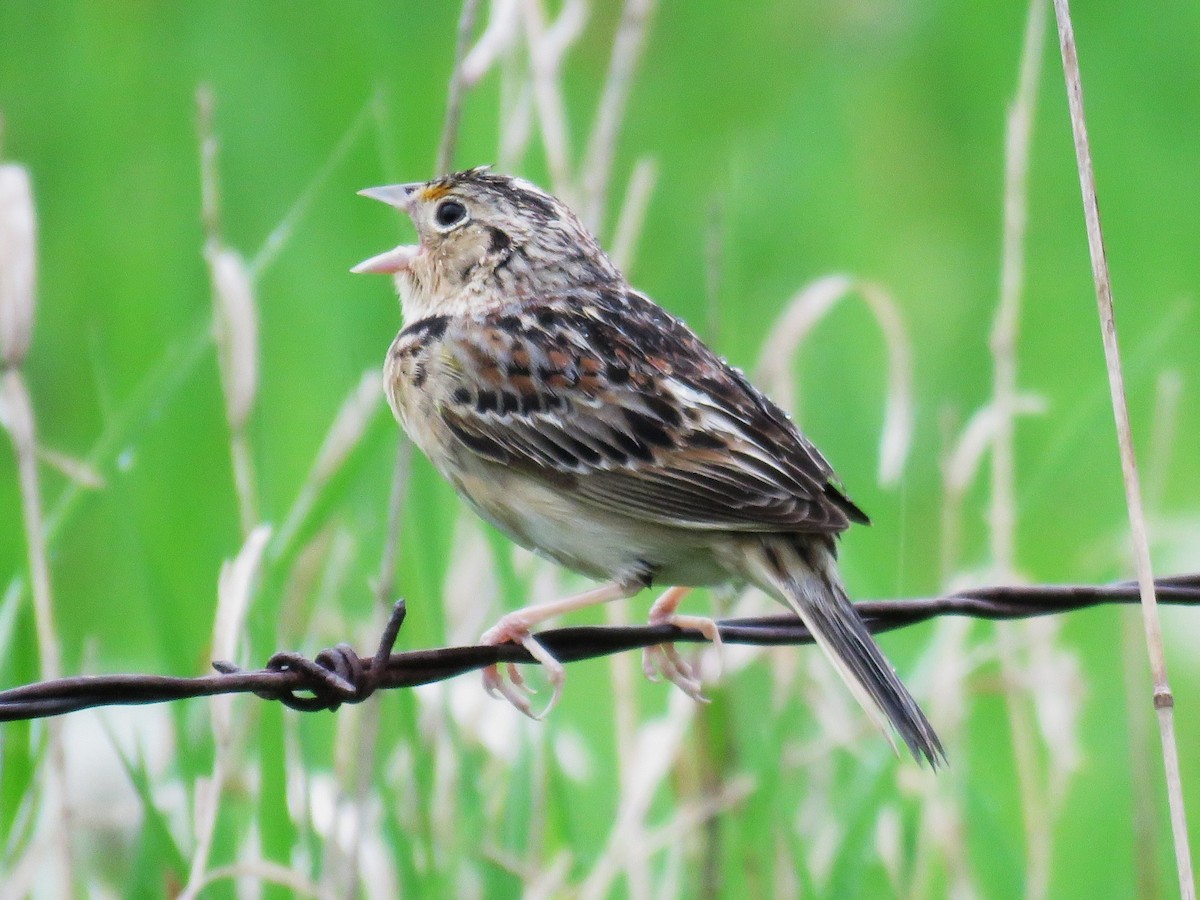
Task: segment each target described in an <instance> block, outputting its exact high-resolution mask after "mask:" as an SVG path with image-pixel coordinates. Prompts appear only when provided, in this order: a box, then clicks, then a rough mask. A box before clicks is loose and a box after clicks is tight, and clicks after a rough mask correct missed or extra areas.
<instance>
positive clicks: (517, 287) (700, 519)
mask: <svg viewBox="0 0 1200 900" xmlns="http://www.w3.org/2000/svg"><path fill="white" fill-rule="evenodd" d="M362 194H364V195H365V196H367V197H371V198H374V199H376V200H381V201H383V202H385V203H388V204H391V205H392V206H394V207H396V208H397V209H400V210H403V211H404V212H405V213H407V214H408V215H409V217H410V218H411V219H412V221H413V223H414V224H415V225H416V228H417V232H418V234H419V235H420V241H419V243H418V244H417V245H415V246H399V247H396V248H395V249H393V250H389V251H387V252H386V253H382V254H380V255H378V256H375V257H373V258H371V259H369V260H367V261H365V262H363V263H361V264H360V265H358V266H356V267H355V268H354V271H355V272H381V273H388V274H391V275H393V276H394V278H395V282H396V286H397V289H398V291H399V294H400V299H401V303H402V306H403V314H404V321H405V327H404V330H402V331H401V332H400V334H399V335H398V336H397V337H396V340H395V341H394V342H393V343H392V346H391V349H390V350H389V351H388V354H387V361H386V364H385V377H386V385H387V394H388V400H389V402H390V403H391V406H392V410H393V411H394V412H395V414H396V417H397V418H398V419H399V420H400V422H401V423H402V424H403V426H404V428H405V429H406V430H407V432H408V434H409V436H410V437H411V438H412V440H413V441H414V442H415V443H416V444H417V446H418V447H420V448H421V450H422V451H423V452H424V453H425V454H426V456H428V457H429V459H430V461H431V462H432V463H433V465H434V466H435V467H436V468H437V469H438V471H439V472H441V474H442V475H443V476H445V478H447V479H448V480H449V481H450V482H451V484H453V485H454V487H455V488H456V489H457V490H458V493H459V494H460V495H461V496H462V497H463V498H465V499H466V501H467V502H468V503H469V504H470V505H471V506H472V507H473V508H474V509H475V511H476V512H478V513H479V515H481V516H482V517H483V518H484V519H486V520H487V521H489V522H491V523H492V524H493V525H495V526H496V527H497V528H499V529H500V530H501V531H503V532H504V533H505V534H507V535H508V536H509V537H510V538H512V539H513V540H514V541H516V542H517V543H519V544H521V545H523V546H525V547H528V548H529V549H531V550H533V551H535V552H537V553H539V554H541V555H542V556H544V557H547V558H549V559H551V560H554V561H555V562H557V563H559V564H561V565H563V566H566V567H567V568H570V569H573V570H575V571H576V572H581V573H583V574H585V575H589V576H591V577H594V578H596V579H598V580H601V581H603V582H604V584H603V585H602V586H601V587H597V588H595V589H593V590H590V591H586V592H584V593H582V594H579V595H576V596H573V597H567V598H565V599H562V600H557V601H553V602H550V603H543V604H539V605H536V606H530V607H527V608H525V609H522V610H519V611H517V612H513V613H509V614H508V615H506V616H504V617H503V618H502V619H501V620H500V621H499V623H498V624H497V625H496V626H495V627H494V628H492V629H490V630H489V631H488V632H486V633H485V634H484V636H483V638H482V640H483V641H484V642H485V643H503V642H506V641H510V640H511V641H517V642H519V643H521V644H523V645H524V646H525V647H526V648H527V649H529V651H530V652H531V653H532V654H533V655H534V656H535V657H536V658H537V659H538V660H540V661H541V662H543V663H544V664H545V665H546V667H547V670H548V672H549V675H550V678H551V681H552V683H553V684H554V686H555V696H557V694H558V689H559V686H560V685H561V682H562V679H563V669H562V666H561V665H560V664H559V663H558V662H556V661H555V660H554V659H553V657H552V656H550V654H549V653H548V652H547V651H546V650H545V648H543V647H542V646H541V645H540V644H538V642H537V640H536V639H535V638H534V637H532V636H531V634H530V629H532V628H533V627H534V626H535V625H537V624H538V623H540V622H542V621H544V620H545V619H547V618H550V617H551V616H555V615H558V614H560V613H562V612H566V611H568V610H571V609H577V608H580V607H582V606H586V605H589V604H593V603H601V602H604V601H608V600H617V599H622V598H626V597H630V596H632V595H634V594H636V593H637V592H638V591H640V590H642V589H643V588H645V587H647V586H649V585H650V584H652V583H658V584H666V585H675V587H672V588H670V589H669V590H668V591H667V592H666V593H665V594H663V595H662V596H661V597H660V598H659V600H658V601H657V602H656V603H655V604H654V605H653V607H652V608H651V621H652V622H672V623H675V624H678V625H680V626H683V627H691V628H698V629H699V630H701V631H702V632H704V633H705V634H706V635H707V636H709V637H710V638H711V639H716V638H717V632H716V628H715V626H714V625H713V623H712V621H711V620H709V619H702V618H699V617H688V616H680V615H677V614H676V608H677V606H678V604H679V601H680V600H681V599H682V597H683V595H684V594H685V593H686V592H687V589H688V587H689V586H695V585H711V584H719V583H723V582H727V581H738V582H749V583H751V584H754V585H757V586H758V587H759V588H761V589H762V590H764V591H766V592H767V593H768V594H770V595H772V596H774V597H775V598H776V599H778V600H779V601H781V602H782V603H784V604H785V605H786V606H788V607H789V608H790V609H792V610H793V611H794V612H795V613H796V615H798V616H799V617H800V618H801V619H802V620H803V621H804V623H805V624H806V625H807V626H808V627H809V629H810V630H811V631H812V633H813V635H814V636H815V637H816V639H817V643H818V644H819V645H820V647H821V649H822V650H824V651H825V653H826V655H827V656H828V657H829V659H830V661H831V662H832V663H833V665H834V666H835V668H836V669H837V671H838V673H839V674H840V675H841V677H842V678H843V680H844V681H845V682H846V684H847V685H848V687H849V688H850V690H851V691H852V693H853V694H854V696H855V697H856V698H857V699H858V701H859V702H860V703H861V704H862V706H863V708H864V709H865V710H866V711H867V712H868V713H869V714H870V715H871V717H872V719H873V720H874V721H875V722H876V723H877V724H878V725H879V726H880V727H881V729H882V730H883V732H884V734H885V735H887V736H888V738H889V740H891V733H890V731H889V730H888V725H889V723H890V725H891V726H892V727H894V728H895V729H896V731H897V732H898V733H899V734H900V737H901V738H902V739H903V740H904V742H905V743H906V744H907V745H908V747H909V749H910V750H911V752H912V753H913V755H914V756H915V757H916V758H917V759H918V760H919V759H921V758H922V757H924V758H925V759H926V760H928V761H929V762H930V763H931V764H932V765H937V764H938V763H939V762H941V761H942V760H943V759H944V753H943V750H942V746H941V743H940V742H939V740H938V737H937V735H936V734H935V732H934V730H933V727H932V726H931V725H930V724H929V722H928V720H927V719H926V718H925V716H924V714H923V713H922V712H921V709H920V707H919V706H918V705H917V703H916V701H915V700H913V698H912V696H911V695H910V694H909V693H908V691H907V690H906V689H905V687H904V685H903V684H902V683H901V682H900V679H899V678H897V676H896V674H895V672H894V671H893V670H892V667H891V666H890V665H889V664H888V661H887V660H886V659H885V658H884V656H883V654H882V652H881V651H880V650H879V648H878V646H876V644H875V642H874V640H873V639H872V637H871V635H870V633H869V632H868V631H867V629H866V627H865V626H864V625H863V623H862V620H861V619H860V618H859V617H858V614H857V613H856V612H855V610H854V607H853V606H852V605H851V603H850V601H849V599H848V598H847V596H846V592H845V590H844V589H843V587H842V584H841V580H840V577H839V575H838V570H837V563H836V538H837V535H838V533H839V532H841V531H843V530H845V529H846V528H848V527H849V526H850V524H851V523H852V522H866V521H867V517H866V516H865V515H864V514H863V512H862V511H861V510H860V509H859V508H858V507H857V506H855V505H854V503H853V502H852V501H851V500H850V499H849V498H848V497H847V496H846V495H845V494H844V493H843V491H842V489H841V487H840V486H839V485H838V482H837V480H836V476H835V475H834V472H833V469H832V468H831V467H830V465H829V464H828V463H827V462H826V461H825V459H824V457H822V456H821V454H820V452H818V450H817V449H816V447H814V446H813V445H812V443H811V442H810V441H809V440H808V439H807V438H805V437H804V435H802V434H801V433H800V431H799V430H798V429H797V428H796V426H795V425H793V424H792V422H791V421H790V420H789V419H788V417H787V415H786V414H785V413H784V412H783V411H782V410H781V409H780V408H779V407H778V406H776V405H775V404H774V403H772V402H771V401H770V400H769V399H767V398H766V397H765V396H764V395H763V394H762V393H760V392H759V391H758V390H757V389H756V388H755V387H754V386H753V385H751V384H750V382H749V381H747V380H746V378H745V377H744V376H743V375H742V374H741V372H739V371H738V370H737V369H734V368H732V367H731V366H730V365H728V364H727V363H726V362H725V361H724V360H722V359H721V358H720V357H718V356H717V355H716V354H715V353H713V352H712V351H711V350H710V349H709V348H708V347H707V346H705V345H704V343H703V342H701V340H700V339H699V338H698V337H696V335H695V334H694V333H692V331H691V330H689V329H688V327H687V326H686V325H684V324H683V323H682V322H681V321H679V320H678V319H676V318H674V317H673V316H671V315H669V314H668V313H667V312H665V311H664V310H663V309H661V308H660V307H659V306H657V305H656V304H655V303H653V302H652V301H651V300H650V299H648V298H647V297H646V296H644V295H643V294H640V293H638V292H637V291H636V290H634V289H633V288H632V287H630V285H629V283H628V282H627V281H626V280H625V277H624V276H623V275H622V274H621V272H620V271H618V270H617V268H616V266H614V265H613V263H612V261H611V260H610V259H609V258H608V256H606V255H605V253H604V251H603V250H601V249H600V246H599V244H598V243H597V242H596V239H595V238H594V237H593V236H592V235H591V234H590V233H589V232H588V231H587V229H585V228H584V227H583V225H582V224H581V223H580V222H579V220H578V219H577V218H576V217H575V215H574V214H573V213H572V212H571V211H570V210H569V209H568V208H567V207H566V206H565V205H564V204H563V203H562V202H560V201H559V200H557V199H555V198H554V197H552V196H550V195H549V194H547V193H545V192H544V191H542V190H540V189H539V188H537V187H535V186H534V185H532V184H530V183H529V182H527V181H524V180H522V179H519V178H510V177H507V176H504V175H498V174H493V173H490V172H488V171H487V170H486V169H484V168H477V169H471V170H469V171H466V172H458V173H455V174H451V175H446V176H443V177H441V178H437V179H435V180H433V181H429V182H423V183H415V184H399V185H391V186H389V187H379V188H370V189H368V190H365V191H362ZM645 667H646V669H647V674H651V675H654V674H656V673H661V674H663V675H665V676H666V677H668V678H670V679H671V680H672V681H673V682H675V683H676V684H678V685H679V686H680V687H682V688H683V689H684V690H685V691H687V692H688V693H689V694H691V695H692V696H694V697H697V698H698V699H699V698H700V696H701V695H700V692H699V688H700V685H699V683H698V681H697V679H696V678H695V676H694V674H693V673H692V671H691V669H690V668H689V667H688V666H687V665H686V664H685V663H684V662H683V661H682V660H681V659H680V657H679V656H678V654H677V653H676V652H675V650H674V648H673V647H670V646H668V647H661V648H654V649H652V650H651V651H648V652H647V655H646V657H645ZM510 679H512V680H511V681H506V680H505V679H504V678H502V677H501V675H500V673H499V671H498V669H497V668H496V667H495V666H493V667H491V668H489V669H488V670H486V671H485V673H484V682H485V686H486V687H487V688H488V690H489V692H490V693H493V694H495V693H497V692H499V693H502V694H503V695H504V696H505V697H507V698H508V699H509V700H510V701H511V702H513V703H514V704H515V705H516V706H517V707H518V708H520V709H522V710H523V711H524V712H526V713H529V711H530V707H529V703H528V700H527V699H526V697H525V696H524V693H523V692H522V690H518V688H524V684H523V682H522V681H521V678H520V676H519V675H518V674H516V670H515V668H514V667H510ZM552 702H553V701H552Z"/></svg>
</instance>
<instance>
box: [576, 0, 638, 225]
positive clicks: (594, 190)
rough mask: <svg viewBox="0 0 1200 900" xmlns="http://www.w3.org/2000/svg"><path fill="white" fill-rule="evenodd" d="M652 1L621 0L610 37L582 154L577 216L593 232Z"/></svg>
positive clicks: (600, 218) (601, 215)
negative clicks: (597, 100)
mask: <svg viewBox="0 0 1200 900" xmlns="http://www.w3.org/2000/svg"><path fill="white" fill-rule="evenodd" d="M654 3H655V0H625V7H624V9H623V10H622V12H621V22H620V24H619V25H618V26H617V34H616V37H615V38H614V39H613V48H612V56H611V57H610V59H609V63H608V76H607V77H606V78H605V81H604V90H603V92H602V93H601V95H600V106H599V108H597V110H596V118H595V121H594V123H593V125H592V133H591V137H589V138H588V144H587V151H586V153H585V154H584V162H583V173H582V179H581V180H582V182H583V184H582V186H581V187H582V190H581V194H582V199H583V204H582V207H581V217H582V219H583V222H584V224H585V225H587V226H588V227H589V228H590V229H592V231H593V232H594V233H595V234H599V233H600V231H601V229H602V228H603V226H604V214H605V205H606V201H607V199H608V187H609V180H610V178H611V176H612V167H613V158H614V156H615V155H616V149H617V137H618V135H619V134H620V133H621V124H622V120H623V119H624V117H625V104H626V103H627V102H628V100H629V91H630V88H631V87H632V86H633V73H634V70H635V69H636V68H637V62H638V58H639V57H640V56H641V53H642V46H643V45H644V44H645V42H646V32H647V30H648V29H649V26H650V16H651V15H652V14H653V12H654Z"/></svg>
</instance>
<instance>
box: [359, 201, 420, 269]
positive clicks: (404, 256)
mask: <svg viewBox="0 0 1200 900" xmlns="http://www.w3.org/2000/svg"><path fill="white" fill-rule="evenodd" d="M421 187H424V184H423V183H422V182H419V181H416V182H412V183H411V184H389V185H385V186H383V187H373V188H366V189H365V190H361V191H359V192H358V193H359V195H360V196H363V197H370V198H371V199H372V200H378V201H380V202H381V203H386V204H387V205H388V206H394V207H396V209H398V210H401V211H402V212H408V211H409V209H408V207H409V204H410V203H411V202H412V199H413V195H414V194H415V193H416V192H417V189H418V188H421ZM419 249H420V248H419V247H414V246H410V245H407V244H401V245H400V246H399V247H393V248H392V249H391V250H388V251H386V252H384V253H380V254H379V255H378V256H372V257H371V258H370V259H364V260H363V261H362V262H360V263H359V264H358V265H357V266H355V267H354V268H352V269H351V270H350V271H351V272H354V273H355V274H364V273H373V274H379V275H395V274H396V273H397V272H400V271H402V270H404V269H407V268H408V266H409V263H411V262H412V260H413V257H415V256H416V255H417V251H418V250H419Z"/></svg>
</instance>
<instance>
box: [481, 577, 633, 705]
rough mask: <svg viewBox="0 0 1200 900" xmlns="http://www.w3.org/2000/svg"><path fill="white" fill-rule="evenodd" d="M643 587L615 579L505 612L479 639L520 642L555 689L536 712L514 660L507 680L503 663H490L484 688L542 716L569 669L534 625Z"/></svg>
mask: <svg viewBox="0 0 1200 900" xmlns="http://www.w3.org/2000/svg"><path fill="white" fill-rule="evenodd" d="M641 589H642V585H641V583H640V582H631V583H625V582H619V581H614V582H610V583H609V584H602V585H600V587H597V588H592V590H590V591H584V592H583V593H582V594H573V595H571V596H570V597H561V598H559V599H558V600H550V601H548V602H546V603H535V604H533V605H532V606H526V607H523V608H522V609H518V610H515V611H514V612H510V613H508V614H506V615H504V616H502V617H501V618H500V621H499V622H497V623H496V624H495V625H493V626H492V627H491V628H489V629H488V630H487V631H485V632H484V633H483V636H482V637H481V638H480V639H479V643H481V644H493V645H494V644H507V643H509V642H510V641H511V642H512V643H514V644H520V645H521V646H522V647H524V648H525V649H526V650H527V651H529V655H530V656H532V657H533V658H534V659H536V660H537V661H538V662H540V663H541V664H542V665H543V666H545V668H546V677H547V678H548V679H549V680H550V685H551V687H552V688H553V689H554V693H553V694H552V695H551V697H550V702H549V703H548V704H547V705H546V708H545V709H544V710H542V711H541V712H540V713H538V714H537V715H535V714H534V713H533V710H532V708H531V707H530V705H529V697H528V694H530V693H532V690H531V689H530V688H529V687H527V686H526V684H525V678H524V677H523V676H522V675H521V673H520V671H518V669H517V666H516V665H515V664H513V663H509V664H508V680H505V678H504V677H503V676H502V675H501V674H500V667H499V666H498V665H493V666H488V667H487V668H486V669H484V670H483V688H484V690H486V691H487V692H488V693H489V694H491V695H492V696H493V697H497V696H499V697H503V698H504V699H505V700H507V701H508V702H509V703H511V704H512V705H513V706H515V707H516V708H517V709H519V710H520V711H521V712H523V713H525V715H527V716H529V717H530V718H531V719H541V718H543V717H544V716H545V715H546V714H547V713H549V712H550V710H552V709H553V708H554V706H555V704H557V703H558V698H559V695H560V694H561V693H562V685H563V679H564V678H565V675H566V673H565V670H564V669H563V666H562V663H560V662H559V661H558V660H557V659H555V658H554V657H553V656H551V655H550V652H549V651H548V650H547V649H546V648H545V647H543V646H542V645H541V644H539V643H538V641H537V639H536V638H534V636H533V635H532V634H531V633H530V631H531V629H532V628H534V627H535V626H537V625H539V624H541V623H542V622H545V621H546V620H547V619H552V618H554V617H555V616H559V615H562V614H563V613H567V612H572V611H574V610H577V609H583V608H584V607H587V606H595V605H597V604H599V603H608V602H609V601H612V600H624V599H626V598H628V597H632V596H633V595H634V594H636V593H637V592H638V591H640V590H641Z"/></svg>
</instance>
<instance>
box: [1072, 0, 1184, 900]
mask: <svg viewBox="0 0 1200 900" xmlns="http://www.w3.org/2000/svg"><path fill="white" fill-rule="evenodd" d="M1054 15H1055V19H1056V20H1057V22H1058V37H1059V49H1060V50H1061V53H1062V60H1063V75H1064V77H1065V80H1066V87H1067V104H1068V107H1069V108H1070V113H1071V131H1072V134H1073V135H1074V139H1075V158H1076V163H1077V166H1078V169H1079V184H1080V190H1081V192H1082V194H1083V214H1084V222H1085V224H1086V228H1087V238H1088V252H1089V254H1090V255H1091V260H1092V278H1093V281H1094V282H1095V287H1096V304H1097V308H1098V311H1099V315H1100V335H1101V339H1102V341H1103V344H1104V358H1105V362H1106V364H1107V369H1108V384H1109V392H1110V394H1111V396H1112V408H1113V419H1114V420H1115V423H1116V429H1117V444H1118V447H1119V449H1120V454H1121V474H1122V479H1123V481H1124V484H1125V503H1126V506H1127V508H1128V511H1129V528H1130V537H1131V540H1132V544H1133V554H1134V561H1135V564H1136V567H1137V580H1138V586H1139V588H1140V591H1141V595H1142V623H1143V626H1144V630H1145V634H1146V649H1147V653H1148V655H1149V658H1150V672H1151V676H1152V678H1153V680H1154V708H1155V710H1156V711H1157V714H1158V727H1159V737H1160V738H1161V741H1162V751H1163V766H1164V769H1165V771H1166V786H1167V799H1168V803H1169V806H1170V810H1171V831H1172V834H1173V836H1174V841H1175V864H1176V870H1177V873H1178V876H1179V893H1180V895H1181V896H1183V897H1184V898H1188V900H1194V898H1195V896H1196V883H1195V877H1194V875H1193V872H1192V856H1191V849H1190V847H1189V845H1188V829H1187V809H1186V807H1185V805H1184V801H1183V783H1182V779H1181V777H1180V772H1179V748H1178V746H1177V745H1176V740H1175V717H1174V705H1175V698H1174V695H1173V694H1172V693H1171V687H1170V684H1169V682H1168V680H1167V661H1166V655H1165V653H1164V651H1163V642H1162V626H1161V624H1160V622H1159V615H1158V598H1157V596H1156V594H1155V592H1154V573H1153V568H1152V566H1151V563H1150V544H1149V539H1148V538H1147V534H1146V521H1145V515H1144V513H1143V510H1142V496H1141V494H1142V491H1141V484H1140V482H1139V479H1138V470H1137V457H1136V454H1135V453H1134V449H1133V436H1132V430H1131V428H1130V423H1129V407H1128V404H1127V402H1126V398H1125V377H1124V373H1123V371H1122V368H1121V352H1120V347H1119V346H1118V342H1117V325H1116V318H1115V314H1114V311H1113V296H1112V281H1111V279H1110V277H1109V271H1108V260H1107V257H1106V256H1105V252H1104V234H1103V231H1102V229H1101V227H1100V210H1099V206H1098V203H1097V200H1096V177H1095V173H1094V172H1093V170H1092V152H1091V147H1090V145H1089V143H1088V134H1087V121H1086V118H1085V116H1084V110H1083V87H1082V83H1081V77H1080V72H1079V54H1078V50H1077V48H1076V45H1075V31H1074V27H1073V26H1072V24H1071V10H1070V6H1069V4H1068V2H1067V0H1054Z"/></svg>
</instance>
